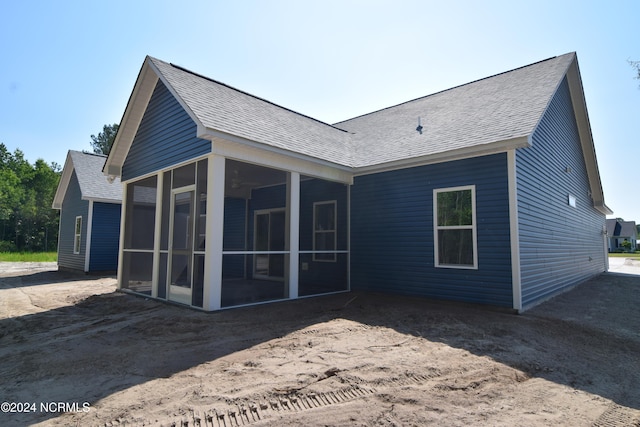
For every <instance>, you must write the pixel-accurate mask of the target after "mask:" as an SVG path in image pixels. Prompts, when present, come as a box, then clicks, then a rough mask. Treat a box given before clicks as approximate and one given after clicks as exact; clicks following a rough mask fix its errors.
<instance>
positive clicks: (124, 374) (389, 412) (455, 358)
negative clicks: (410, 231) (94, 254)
mask: <svg viewBox="0 0 640 427" xmlns="http://www.w3.org/2000/svg"><path fill="white" fill-rule="evenodd" d="M634 267H635V268H638V271H640V267H638V266H634ZM639 303H640V276H634V275H624V274H611V273H610V274H604V275H602V276H600V277H598V278H596V279H594V280H591V281H589V282H586V283H584V284H583V285H581V286H579V287H577V288H576V289H574V290H572V291H570V292H567V293H565V294H563V295H560V296H559V297H556V298H555V299H553V300H551V301H549V302H547V303H545V304H542V305H540V306H538V307H537V308H535V309H533V310H530V311H528V312H526V313H525V314H523V315H514V314H510V313H506V312H500V311H492V310H489V309H487V308H483V307H477V306H472V305H463V304H452V303H443V302H437V301H430V300H424V299H411V298H405V297H395V296H394V297H392V296H385V295H372V294H364V293H347V294H339V295H333V296H325V297H319V298H310V299H304V300H297V301H291V302H284V303H276V304H269V305H261V306H253V307H248V308H239V309H234V310H227V311H222V312H217V313H202V312H198V311H194V310H190V309H186V308H182V307H176V306H171V305H168V304H162V303H159V302H155V301H151V300H146V299H144V298H140V297H135V296H131V295H126V294H122V293H118V292H116V291H115V279H114V278H113V277H92V276H83V275H74V274H70V273H63V272H57V271H55V265H51V264H22V265H16V264H5V263H0V361H1V362H0V402H9V403H10V404H11V407H8V406H5V405H4V404H3V412H4V413H0V425H6V426H22V425H34V424H35V425H46V426H51V425H65V426H75V425H78V426H89V425H99V426H122V425H127V426H129V425H164V426H169V425H177V426H179V425H181V423H183V422H187V423H188V424H187V425H189V426H194V425H202V426H204V425H207V426H211V425H214V426H218V425H223V426H232V425H255V426H265V425H269V426H271V425H274V426H275V425H277V426H299V425H327V426H344V425H353V426H425V425H438V426H440V425H446V426H469V425H491V426H514V425H519V426H549V425H558V426H640V373H639V370H638V367H640V332H639V331H640V312H639V310H638V307H639ZM12 409H13V410H16V411H18V410H20V411H21V412H20V413H17V412H6V411H7V410H12ZM27 411H28V412H27ZM65 411H66V412H65Z"/></svg>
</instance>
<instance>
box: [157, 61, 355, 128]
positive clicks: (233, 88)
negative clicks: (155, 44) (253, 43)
mask: <svg viewBox="0 0 640 427" xmlns="http://www.w3.org/2000/svg"><path fill="white" fill-rule="evenodd" d="M160 61H161V60H160ZM162 62H164V61H162ZM168 64H169V65H170V66H171V67H174V68H177V69H178V70H180V71H184V72H186V73H189V74H192V75H194V76H196V77H199V78H201V79H205V80H207V81H210V82H212V83H215V84H219V85H221V86H224V87H226V88H229V89H231V90H233V91H236V92H238V93H242V94H244V95H247V96H250V97H251V98H254V99H257V100H259V101H262V102H266V103H268V104H271V105H273V106H275V107H277V108H281V109H283V110H285V111H289V112H291V113H293V114H296V115H298V116H301V117H305V118H307V119H311V120H313V121H315V122H318V123H320V124H322V125H325V126H329V127H331V128H333V129H335V130H339V131H340V132H345V133H349V132H348V131H346V130H344V129H340V128H339V127H336V126H334V125H332V124H331V123H327V122H323V121H322V120H318V119H316V118H314V117H311V116H308V115H306V114H302V113H299V112H298V111H295V110H292V109H290V108H287V107H283V106H282V105H279V104H276V103H275V102H272V101H269V100H268V99H265V98H261V97H259V96H256V95H254V94H252V93H249V92H246V91H244V90H241V89H238V88H236V87H233V86H231V85H229V84H227V83H224V82H221V81H219V80H216V79H213V78H211V77H207V76H205V75H203V74H200V73H196V72H194V71H191V70H189V69H188V68H185V67H182V66H180V65H177V64H174V63H172V62H169V63H168Z"/></svg>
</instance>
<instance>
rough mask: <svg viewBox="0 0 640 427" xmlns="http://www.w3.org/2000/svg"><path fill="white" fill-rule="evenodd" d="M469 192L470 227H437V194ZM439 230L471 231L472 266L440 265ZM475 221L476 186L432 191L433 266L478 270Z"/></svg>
mask: <svg viewBox="0 0 640 427" xmlns="http://www.w3.org/2000/svg"><path fill="white" fill-rule="evenodd" d="M462 190H471V209H472V212H471V222H472V224H471V225H456V226H438V194H439V193H448V192H451V191H462ZM439 230H471V235H472V238H473V265H458V264H440V261H439V260H440V256H439V253H438V248H439V244H438V243H439V242H438V231H439ZM477 234H478V233H477V221H476V186H475V185H465V186H460V187H448V188H437V189H434V190H433V244H434V251H433V253H434V265H435V266H436V267H438V268H455V269H461V270H477V269H478V237H477Z"/></svg>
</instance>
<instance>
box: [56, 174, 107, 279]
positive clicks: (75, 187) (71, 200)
mask: <svg viewBox="0 0 640 427" xmlns="http://www.w3.org/2000/svg"><path fill="white" fill-rule="evenodd" d="M81 196H82V193H81V192H80V185H79V184H78V177H77V176H76V172H75V171H73V173H72V175H71V179H70V180H69V187H68V188H67V192H66V194H65V195H64V200H63V201H62V209H61V210H60V234H59V236H58V266H59V267H62V268H68V269H74V270H80V271H84V259H85V252H86V248H87V245H86V241H87V217H88V212H89V202H88V201H86V200H81V199H80V198H81ZM76 216H82V238H81V244H80V253H79V254H74V253H73V243H74V239H75V227H76ZM116 252H117V251H116Z"/></svg>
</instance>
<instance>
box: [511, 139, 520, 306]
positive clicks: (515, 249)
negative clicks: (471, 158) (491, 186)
mask: <svg viewBox="0 0 640 427" xmlns="http://www.w3.org/2000/svg"><path fill="white" fill-rule="evenodd" d="M507 181H508V188H509V232H510V234H511V288H512V293H513V308H514V309H515V310H517V311H518V312H521V311H522V275H521V272H520V230H519V227H518V188H517V186H518V184H517V179H516V150H509V151H507Z"/></svg>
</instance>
